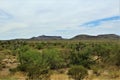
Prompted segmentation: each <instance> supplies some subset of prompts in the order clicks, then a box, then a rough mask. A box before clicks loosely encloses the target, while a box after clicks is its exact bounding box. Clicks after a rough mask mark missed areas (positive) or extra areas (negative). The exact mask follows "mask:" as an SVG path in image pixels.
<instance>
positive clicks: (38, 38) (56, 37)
mask: <svg viewBox="0 0 120 80" xmlns="http://www.w3.org/2000/svg"><path fill="white" fill-rule="evenodd" d="M31 39H32V40H61V39H63V38H62V37H61V36H46V35H42V36H38V37H32V38H31Z"/></svg>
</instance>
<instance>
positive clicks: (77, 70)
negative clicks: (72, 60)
mask: <svg viewBox="0 0 120 80" xmlns="http://www.w3.org/2000/svg"><path fill="white" fill-rule="evenodd" d="M87 74H88V73H87V69H86V68H84V67H83V66H72V67H71V68H70V69H69V71H68V75H69V76H70V77H71V78H73V79H75V80H82V79H84V78H85V77H86V76H87Z"/></svg>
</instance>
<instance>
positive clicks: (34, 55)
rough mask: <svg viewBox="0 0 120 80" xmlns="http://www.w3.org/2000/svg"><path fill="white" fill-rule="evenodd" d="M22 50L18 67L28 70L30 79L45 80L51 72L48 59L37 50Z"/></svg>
mask: <svg viewBox="0 0 120 80" xmlns="http://www.w3.org/2000/svg"><path fill="white" fill-rule="evenodd" d="M21 51H22V53H20V54H19V61H20V65H19V66H18V69H19V70H21V71H24V72H27V73H28V77H29V79H40V80H44V78H46V77H47V76H48V73H49V65H48V62H47V60H46V59H45V58H43V56H42V54H40V53H39V52H38V51H36V50H33V49H28V48H24V49H23V50H21Z"/></svg>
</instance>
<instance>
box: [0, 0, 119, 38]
mask: <svg viewBox="0 0 120 80" xmlns="http://www.w3.org/2000/svg"><path fill="white" fill-rule="evenodd" d="M109 33H110V34H118V35H120V1H119V0H0V39H14V38H30V37H33V36H39V35H43V34H44V35H56V36H57V35H58V36H62V37H64V38H70V37H73V36H75V35H78V34H90V35H98V34H109Z"/></svg>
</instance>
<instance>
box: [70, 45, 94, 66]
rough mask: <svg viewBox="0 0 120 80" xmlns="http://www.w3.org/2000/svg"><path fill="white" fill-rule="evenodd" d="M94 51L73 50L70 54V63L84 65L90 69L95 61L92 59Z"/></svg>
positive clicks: (86, 49) (87, 48) (87, 49)
mask: <svg viewBox="0 0 120 80" xmlns="http://www.w3.org/2000/svg"><path fill="white" fill-rule="evenodd" d="M91 53H92V49H91V48H89V47H85V48H84V49H83V50H80V51H76V50H73V51H72V52H71V54H70V63H71V64H72V65H83V66H84V67H86V68H90V66H91V65H92V64H94V61H93V60H92V59H91V56H90V55H91Z"/></svg>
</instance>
